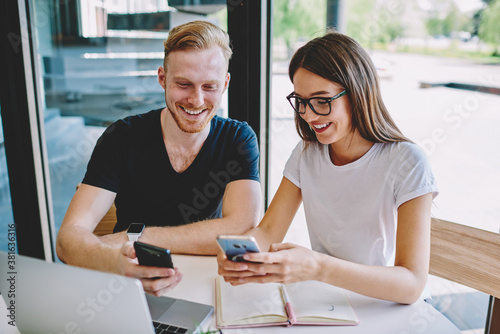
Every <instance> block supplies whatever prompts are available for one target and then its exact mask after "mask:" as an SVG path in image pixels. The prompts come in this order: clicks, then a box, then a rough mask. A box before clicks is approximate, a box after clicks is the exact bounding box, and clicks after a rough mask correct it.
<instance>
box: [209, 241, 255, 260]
mask: <svg viewBox="0 0 500 334" xmlns="http://www.w3.org/2000/svg"><path fill="white" fill-rule="evenodd" d="M217 243H218V244H219V247H220V248H221V249H222V251H223V252H224V253H225V254H226V256H227V258H228V259H229V260H231V261H234V262H243V261H245V260H243V255H245V254H246V253H259V252H260V249H259V245H258V244H257V241H256V240H255V238H254V237H253V236H251V235H219V236H217Z"/></svg>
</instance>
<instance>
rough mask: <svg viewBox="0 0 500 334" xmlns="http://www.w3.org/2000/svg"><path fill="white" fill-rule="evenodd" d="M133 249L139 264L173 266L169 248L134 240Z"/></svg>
mask: <svg viewBox="0 0 500 334" xmlns="http://www.w3.org/2000/svg"><path fill="white" fill-rule="evenodd" d="M134 249H135V254H136V255H137V259H138V260H139V264H140V265H141V266H150V267H166V268H174V264H173V263H172V257H171V256H170V250H169V249H165V248H161V247H156V246H153V245H148V244H145V243H143V242H140V241H136V242H134Z"/></svg>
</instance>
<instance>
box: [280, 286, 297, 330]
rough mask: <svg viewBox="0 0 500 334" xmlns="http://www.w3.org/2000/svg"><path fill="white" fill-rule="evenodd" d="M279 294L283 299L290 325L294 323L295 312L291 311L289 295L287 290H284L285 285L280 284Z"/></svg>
mask: <svg viewBox="0 0 500 334" xmlns="http://www.w3.org/2000/svg"><path fill="white" fill-rule="evenodd" d="M280 290H281V296H282V297H283V301H284V302H285V310H286V313H287V314H288V322H289V323H290V325H292V324H293V323H295V320H296V319H295V312H293V309H292V304H291V303H290V297H289V296H288V292H286V289H285V286H284V285H283V284H280Z"/></svg>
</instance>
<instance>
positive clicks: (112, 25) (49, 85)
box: [31, 0, 227, 238]
mask: <svg viewBox="0 0 500 334" xmlns="http://www.w3.org/2000/svg"><path fill="white" fill-rule="evenodd" d="M219 2H220V3H221V4H214V3H213V1H212V5H211V6H207V7H209V8H204V7H203V6H199V7H197V10H198V11H200V14H194V13H187V12H182V11H180V10H176V9H175V8H173V7H169V6H168V5H167V2H166V1H140V0H137V1H126V2H123V1H114V0H105V1H86V0H85V1H79V2H71V1H69V2H68V1H32V2H31V11H32V17H34V19H35V20H36V22H35V24H34V27H35V28H36V37H37V40H36V52H37V56H38V60H39V64H38V68H39V76H40V78H39V82H43V85H41V86H40V87H39V89H40V91H41V92H42V93H41V95H42V96H43V101H42V103H41V112H42V113H43V117H42V119H43V121H44V128H45V144H46V148H47V157H48V167H49V171H50V188H51V194H52V203H53V205H52V209H53V215H54V225H55V231H53V237H54V238H55V236H56V235H57V231H58V230H59V227H60V225H61V223H62V220H63V218H64V215H65V213H66V210H67V208H68V205H69V203H70V201H71V198H72V196H73V194H74V192H75V190H76V186H77V185H78V183H79V182H81V181H82V179H83V176H84V174H85V171H86V166H87V162H88V160H89V158H90V155H91V153H92V151H93V148H94V146H95V143H96V141H97V139H98V138H99V136H100V135H101V134H102V132H103V131H104V129H105V128H106V127H107V126H109V125H110V124H111V123H113V122H114V121H116V120H117V119H120V118H125V117H127V116H130V115H135V114H138V113H145V112H148V111H149V110H152V109H158V108H164V107H165V97H164V91H163V89H162V88H161V86H160V85H159V84H158V82H157V70H158V67H159V66H163V57H164V53H163V40H165V39H166V38H167V36H168V30H169V29H170V28H171V27H173V26H176V25H179V24H181V23H185V22H189V21H192V20H198V19H203V20H208V21H211V22H213V23H216V24H219V25H220V24H225V21H227V19H225V15H226V11H225V2H223V1H219ZM175 3H176V2H175V1H171V4H172V5H175ZM181 9H182V8H181ZM186 9H187V8H186ZM201 12H202V13H201ZM219 114H222V115H227V96H226V98H225V99H223V102H222V107H221V110H220V111H219Z"/></svg>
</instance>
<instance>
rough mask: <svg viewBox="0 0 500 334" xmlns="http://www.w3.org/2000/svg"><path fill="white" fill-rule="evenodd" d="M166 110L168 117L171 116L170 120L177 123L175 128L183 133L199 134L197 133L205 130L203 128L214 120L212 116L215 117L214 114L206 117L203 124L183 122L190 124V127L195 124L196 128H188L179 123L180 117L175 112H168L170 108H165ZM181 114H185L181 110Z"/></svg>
mask: <svg viewBox="0 0 500 334" xmlns="http://www.w3.org/2000/svg"><path fill="white" fill-rule="evenodd" d="M167 109H168V111H169V112H170V115H172V118H173V119H174V121H175V123H177V126H178V127H179V129H181V131H182V132H185V133H199V132H201V131H203V129H205V127H206V126H207V124H208V123H210V121H211V120H212V118H214V116H215V113H213V114H212V116H211V117H208V118H207V119H206V120H204V121H203V123H198V122H190V121H186V120H184V122H185V123H188V124H191V125H195V124H197V126H196V127H188V126H186V124H185V123H183V122H182V121H181V119H180V117H179V116H178V115H177V114H176V113H175V112H173V111H172V110H170V108H169V107H168V106H167ZM180 109H181V108H180ZM212 110H213V109H212ZM182 112H185V111H184V110H183V111H182ZM204 112H212V111H204Z"/></svg>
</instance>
